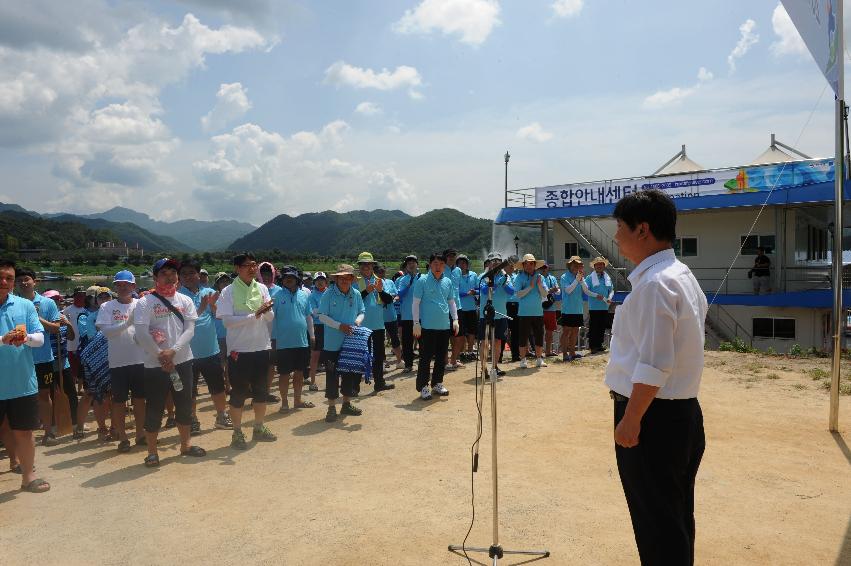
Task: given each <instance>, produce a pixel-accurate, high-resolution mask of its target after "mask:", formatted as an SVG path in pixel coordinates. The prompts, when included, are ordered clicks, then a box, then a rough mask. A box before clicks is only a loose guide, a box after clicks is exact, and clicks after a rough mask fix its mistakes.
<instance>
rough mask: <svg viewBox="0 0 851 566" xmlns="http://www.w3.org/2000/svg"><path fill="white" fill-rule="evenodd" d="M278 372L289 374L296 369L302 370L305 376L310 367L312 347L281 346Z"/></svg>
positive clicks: (278, 356)
mask: <svg viewBox="0 0 851 566" xmlns="http://www.w3.org/2000/svg"><path fill="white" fill-rule="evenodd" d="M277 358H278V373H279V374H281V375H287V374H289V373H291V372H294V371H300V372H302V376H304V375H305V374H306V373H307V372H308V369H309V367H310V348H309V347H308V346H304V347H302V348H281V349H280V350H278V355H277Z"/></svg>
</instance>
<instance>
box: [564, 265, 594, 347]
mask: <svg viewBox="0 0 851 566" xmlns="http://www.w3.org/2000/svg"><path fill="white" fill-rule="evenodd" d="M560 286H561V320H559V324H561V327H562V333H561V351H562V360H563V361H565V362H572V361H573V360H577V359H579V358H581V357H582V355H581V354H577V353H576V342H577V340H578V339H579V329H580V328H581V327H582V325H583V324H584V322H585V301H583V300H582V295H583V293H584V294H588V292H589V291H588V286H587V285H585V266H584V264H583V262H582V258H580V257H579V256H577V255H575V256H571V257H570V259H568V260H567V271H565V272H564V273H563V274H562V276H561V281H560Z"/></svg>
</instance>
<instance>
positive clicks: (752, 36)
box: [727, 19, 759, 73]
mask: <svg viewBox="0 0 851 566" xmlns="http://www.w3.org/2000/svg"><path fill="white" fill-rule="evenodd" d="M755 29H756V22H755V21H753V20H751V19H747V20H745V22H744V23H743V24H742V25H740V26H739V41H738V42H736V46H735V47H734V48H733V50H732V51H731V52H730V54H729V55H727V65H728V66H729V67H730V72H731V73H734V72H735V71H736V60H737V59H741V58H742V57H744V56H745V55H746V54H747V52H748V51H750V48H751V47H753V46H754V44H756V43H757V42H758V41H759V34H757V33H754V30H755Z"/></svg>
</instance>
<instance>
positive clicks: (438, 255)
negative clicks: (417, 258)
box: [428, 252, 446, 263]
mask: <svg viewBox="0 0 851 566" xmlns="http://www.w3.org/2000/svg"><path fill="white" fill-rule="evenodd" d="M436 259H439V260H440V261H442V262H443V263H446V256H444V255H443V254H442V253H440V252H434V253H432V254H431V255H430V256H428V262H429V263H431V262H433V261H434V260H436Z"/></svg>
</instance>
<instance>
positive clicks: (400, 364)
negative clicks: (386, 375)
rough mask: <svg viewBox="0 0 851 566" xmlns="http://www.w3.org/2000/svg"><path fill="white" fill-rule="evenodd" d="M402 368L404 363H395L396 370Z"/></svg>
mask: <svg viewBox="0 0 851 566" xmlns="http://www.w3.org/2000/svg"><path fill="white" fill-rule="evenodd" d="M403 367H405V362H404V361H399V362H396V369H402V368H403Z"/></svg>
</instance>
